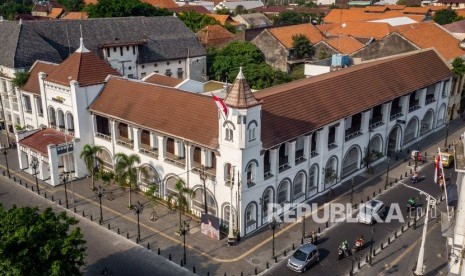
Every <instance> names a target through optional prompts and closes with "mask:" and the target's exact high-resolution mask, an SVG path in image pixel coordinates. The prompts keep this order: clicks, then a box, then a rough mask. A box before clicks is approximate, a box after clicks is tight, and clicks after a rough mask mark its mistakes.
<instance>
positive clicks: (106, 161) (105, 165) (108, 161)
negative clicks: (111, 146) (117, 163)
mask: <svg viewBox="0 0 465 276" xmlns="http://www.w3.org/2000/svg"><path fill="white" fill-rule="evenodd" d="M97 156H98V158H99V159H100V160H101V163H100V164H98V165H99V168H100V169H103V170H105V171H113V168H114V167H113V158H112V157H111V153H110V152H109V151H108V150H107V149H105V148H104V149H102V151H101V152H99V153H97Z"/></svg>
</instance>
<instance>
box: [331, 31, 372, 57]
mask: <svg viewBox="0 0 465 276" xmlns="http://www.w3.org/2000/svg"><path fill="white" fill-rule="evenodd" d="M325 42H326V43H328V44H329V45H330V46H331V47H333V48H334V49H336V50H338V52H339V53H341V54H346V55H348V54H352V53H353V52H355V51H358V50H360V49H361V48H363V47H364V46H365V45H363V44H362V43H361V42H360V41H358V40H357V39H355V38H353V37H352V36H350V35H343V36H340V37H331V38H328V39H326V40H325Z"/></svg>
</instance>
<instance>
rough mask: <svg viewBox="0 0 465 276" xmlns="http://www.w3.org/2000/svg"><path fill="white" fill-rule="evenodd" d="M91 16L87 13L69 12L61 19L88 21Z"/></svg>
mask: <svg viewBox="0 0 465 276" xmlns="http://www.w3.org/2000/svg"><path fill="white" fill-rule="evenodd" d="M87 18H89V15H88V14H87V12H69V13H67V14H66V15H65V16H63V17H61V18H60V19H87Z"/></svg>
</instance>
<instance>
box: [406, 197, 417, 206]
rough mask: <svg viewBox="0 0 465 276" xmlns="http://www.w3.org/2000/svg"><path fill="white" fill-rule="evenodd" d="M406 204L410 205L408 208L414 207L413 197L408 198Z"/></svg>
mask: <svg viewBox="0 0 465 276" xmlns="http://www.w3.org/2000/svg"><path fill="white" fill-rule="evenodd" d="M407 204H408V205H410V207H414V206H415V204H416V202H415V198H414V197H411V198H409V199H408V201H407Z"/></svg>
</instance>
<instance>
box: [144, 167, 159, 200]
mask: <svg viewBox="0 0 465 276" xmlns="http://www.w3.org/2000/svg"><path fill="white" fill-rule="evenodd" d="M142 168H143V169H144V170H145V173H140V174H139V183H138V185H139V188H140V189H141V190H143V191H147V190H148V189H149V188H150V186H153V185H155V186H156V187H157V188H156V191H155V195H157V196H160V194H161V187H160V186H161V183H160V177H159V176H158V173H157V171H156V170H155V169H154V168H153V167H152V166H150V165H146V166H143V167H142Z"/></svg>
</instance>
